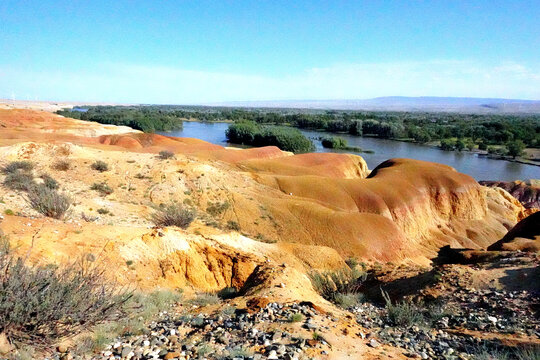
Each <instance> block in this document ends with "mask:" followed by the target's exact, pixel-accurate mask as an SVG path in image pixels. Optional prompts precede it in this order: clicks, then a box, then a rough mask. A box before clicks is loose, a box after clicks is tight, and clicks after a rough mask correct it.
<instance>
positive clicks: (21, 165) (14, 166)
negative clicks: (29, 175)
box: [0, 160, 34, 175]
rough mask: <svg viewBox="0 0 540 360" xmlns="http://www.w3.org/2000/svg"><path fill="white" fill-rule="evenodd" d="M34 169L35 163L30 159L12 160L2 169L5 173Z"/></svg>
mask: <svg viewBox="0 0 540 360" xmlns="http://www.w3.org/2000/svg"><path fill="white" fill-rule="evenodd" d="M33 169H34V164H33V163H31V162H30V161H26V160H24V161H12V162H10V163H9V164H7V165H6V166H3V167H2V168H1V169H0V171H1V172H2V173H3V174H6V175H7V174H13V173H15V172H17V171H26V172H29V171H32V170H33Z"/></svg>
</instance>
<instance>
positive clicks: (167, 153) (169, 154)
mask: <svg viewBox="0 0 540 360" xmlns="http://www.w3.org/2000/svg"><path fill="white" fill-rule="evenodd" d="M173 157H174V153H172V152H170V151H167V150H163V151H160V152H159V158H160V159H161V160H167V159H170V158H173Z"/></svg>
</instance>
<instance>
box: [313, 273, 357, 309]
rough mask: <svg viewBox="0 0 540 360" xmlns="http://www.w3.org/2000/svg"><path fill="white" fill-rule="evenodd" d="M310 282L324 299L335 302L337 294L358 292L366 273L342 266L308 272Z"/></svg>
mask: <svg viewBox="0 0 540 360" xmlns="http://www.w3.org/2000/svg"><path fill="white" fill-rule="evenodd" d="M309 278H310V280H311V284H312V285H313V288H314V289H315V291H317V292H318V293H319V294H320V295H321V296H322V297H324V298H325V299H326V300H329V301H332V302H336V295H337V294H342V295H343V294H358V292H359V291H360V286H361V284H362V282H363V281H365V279H366V273H365V272H362V271H359V270H357V269H349V268H343V269H339V270H335V271H325V272H318V271H313V272H311V273H309Z"/></svg>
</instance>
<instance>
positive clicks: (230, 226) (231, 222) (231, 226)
mask: <svg viewBox="0 0 540 360" xmlns="http://www.w3.org/2000/svg"><path fill="white" fill-rule="evenodd" d="M227 229H229V230H234V231H240V224H238V223H237V222H236V221H234V220H229V221H227Z"/></svg>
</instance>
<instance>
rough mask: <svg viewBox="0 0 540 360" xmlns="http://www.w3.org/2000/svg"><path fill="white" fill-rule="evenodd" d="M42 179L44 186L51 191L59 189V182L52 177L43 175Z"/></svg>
mask: <svg viewBox="0 0 540 360" xmlns="http://www.w3.org/2000/svg"><path fill="white" fill-rule="evenodd" d="M41 178H42V179H43V185H44V186H45V187H47V188H49V189H53V190H54V189H58V188H59V186H60V185H59V184H58V181H56V180H55V179H53V178H52V177H51V176H50V175H47V174H43V175H41Z"/></svg>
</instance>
